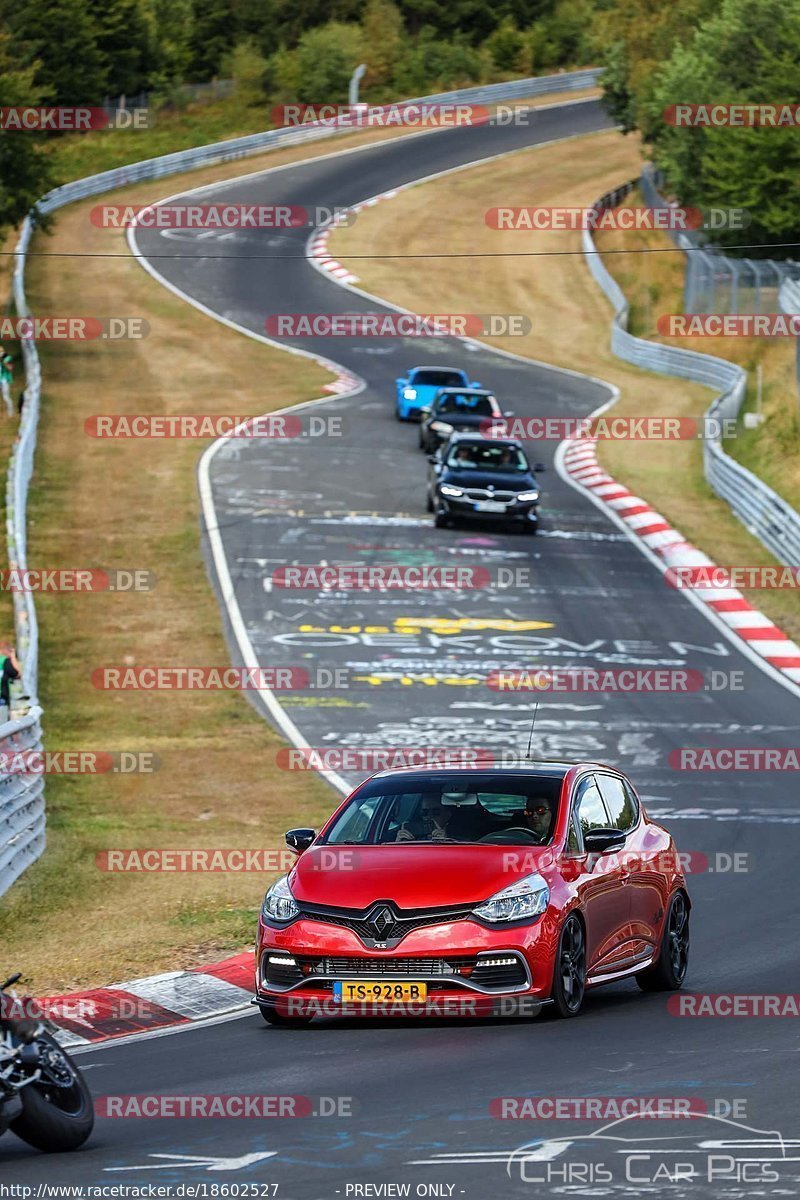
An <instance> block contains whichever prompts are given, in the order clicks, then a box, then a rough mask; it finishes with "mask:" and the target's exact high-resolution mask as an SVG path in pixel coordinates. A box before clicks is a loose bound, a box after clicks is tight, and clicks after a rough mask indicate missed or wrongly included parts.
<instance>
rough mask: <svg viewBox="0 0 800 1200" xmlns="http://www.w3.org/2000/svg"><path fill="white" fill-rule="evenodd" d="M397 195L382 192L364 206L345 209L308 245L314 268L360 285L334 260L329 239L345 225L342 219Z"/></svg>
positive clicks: (349, 272)
mask: <svg viewBox="0 0 800 1200" xmlns="http://www.w3.org/2000/svg"><path fill="white" fill-rule="evenodd" d="M396 195H397V190H396V189H395V190H394V191H391V192H382V193H381V194H380V196H373V197H372V198H371V199H369V200H365V201H364V202H363V203H362V204H354V205H352V207H351V208H348V209H345V210H344V211H343V212H342V213H340V214H338V215H337V216H336V217H333V219H332V220H331V221H330V222H329V223H328V224H327V225H325V226H323V228H322V229H320V231H319V232H318V233H315V234H314V236H313V237H312V238H311V240H310V241H309V243H308V253H309V254H310V255H311V257H312V259H313V260H314V266H316V267H319V268H320V270H322V271H327V272H328V274H329V275H332V276H333V277H334V279H339V280H340V281H341V282H342V283H358V276H357V275H354V274H353V273H352V271H350V270H349V269H348V268H347V267H343V266H342V264H341V263H340V262H337V260H336V259H335V258H333V257H332V256H331V254H330V252H329V250H328V238H329V237H330V235H331V233H332V232H333V230H334V229H336V228H337V226H339V225H341V224H342V223H343V221H342V218H343V217H345V216H349V215H350V213H359V212H361V210H362V209H364V208H373V207H374V206H375V205H376V204H377V203H378V201H380V200H389V199H391V197H392V196H396Z"/></svg>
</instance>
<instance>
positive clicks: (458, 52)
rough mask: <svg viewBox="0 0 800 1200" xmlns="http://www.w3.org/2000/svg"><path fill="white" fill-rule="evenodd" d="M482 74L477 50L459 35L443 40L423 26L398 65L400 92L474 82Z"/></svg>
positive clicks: (428, 90) (432, 90)
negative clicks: (450, 39)
mask: <svg viewBox="0 0 800 1200" xmlns="http://www.w3.org/2000/svg"><path fill="white" fill-rule="evenodd" d="M482 75H483V70H482V61H481V56H480V53H479V52H478V51H477V50H474V49H473V48H472V47H471V46H468V45H467V44H466V42H464V41H463V39H461V38H453V40H452V41H449V42H443V41H441V39H440V38H439V37H438V36H437V34H436V33H435V32H434V31H433V30H432V29H431V28H430V27H426V28H424V29H422V30H421V31H420V34H419V37H418V38H417V40H416V42H415V43H412V45H411V47H410V49H408V50H407V51H406V53H405V55H404V56H403V60H402V63H401V64H400V66H399V68H398V77H397V87H398V90H399V92H400V94H401V95H404V96H421V95H429V94H432V93H435V92H445V91H452V90H453V89H455V88H458V87H467V86H469V84H471V83H478V82H479V81H480V80H481V78H482Z"/></svg>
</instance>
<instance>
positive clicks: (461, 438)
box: [446, 430, 524, 453]
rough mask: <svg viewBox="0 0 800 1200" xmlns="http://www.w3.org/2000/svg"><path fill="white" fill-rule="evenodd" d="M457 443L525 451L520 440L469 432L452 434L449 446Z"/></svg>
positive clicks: (448, 442) (448, 440) (462, 431)
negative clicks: (506, 447) (509, 447)
mask: <svg viewBox="0 0 800 1200" xmlns="http://www.w3.org/2000/svg"><path fill="white" fill-rule="evenodd" d="M457 442H469V444H470V445H475V444H480V445H483V446H511V447H513V448H515V449H517V450H523V453H524V449H523V445H522V442H521V441H520V440H519V438H512V437H507V438H499V437H490V438H488V437H482V436H481V435H480V434H479V433H470V432H469V430H459V432H458V433H452V434H451V435H450V437H449V438H448V439H447V443H446V444H447V445H448V446H454V445H455V444H456V443H457Z"/></svg>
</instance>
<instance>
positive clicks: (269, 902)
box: [261, 875, 300, 921]
mask: <svg viewBox="0 0 800 1200" xmlns="http://www.w3.org/2000/svg"><path fill="white" fill-rule="evenodd" d="M299 912H300V909H299V908H298V907H297V904H296V903H295V898H294V896H293V895H292V892H291V889H290V887H289V879H288V877H287V876H286V875H282V876H281V878H280V879H276V880H275V882H274V883H273V885H272V887H271V888H270V889H269V891H268V892H267V894H266V896H265V897H264V903H263V904H262V905H261V913H262V916H263V917H265V919H266V920H267V921H291V919H292V918H293V917H296V916H297V914H298V913H299Z"/></svg>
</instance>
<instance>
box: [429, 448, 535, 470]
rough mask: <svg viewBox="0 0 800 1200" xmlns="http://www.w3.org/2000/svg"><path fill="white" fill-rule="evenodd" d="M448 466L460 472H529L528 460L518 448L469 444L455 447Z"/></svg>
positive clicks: (448, 457) (449, 456)
mask: <svg viewBox="0 0 800 1200" xmlns="http://www.w3.org/2000/svg"><path fill="white" fill-rule="evenodd" d="M447 466H448V467H452V468H454V469H456V470H458V471H461V470H465V469H466V470H470V469H474V470H476V471H528V470H530V468H529V466H528V460H527V459H526V457H525V455H524V454H523V453H522V451H521V450H520V449H519V447H518V446H502V445H501V446H497V445H491V444H482V443H478V442H472V443H469V442H467V443H466V444H463V443H462V444H460V445H458V446H454V447H453V449H452V450H451V451H450V453H449V454H448V456H447Z"/></svg>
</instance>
